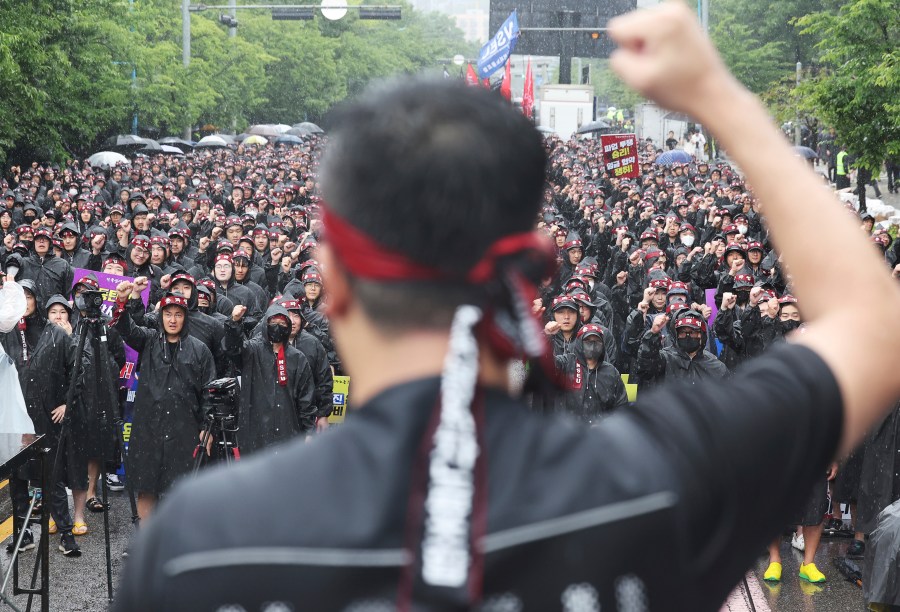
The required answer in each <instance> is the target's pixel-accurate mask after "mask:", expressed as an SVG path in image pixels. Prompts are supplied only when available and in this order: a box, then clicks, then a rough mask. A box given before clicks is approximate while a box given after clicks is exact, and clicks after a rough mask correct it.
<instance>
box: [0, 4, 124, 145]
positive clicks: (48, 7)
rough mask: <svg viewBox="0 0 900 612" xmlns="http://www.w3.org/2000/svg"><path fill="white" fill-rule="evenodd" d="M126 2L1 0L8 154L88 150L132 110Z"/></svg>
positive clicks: (0, 74)
mask: <svg viewBox="0 0 900 612" xmlns="http://www.w3.org/2000/svg"><path fill="white" fill-rule="evenodd" d="M124 11H125V5H124V3H122V2H110V1H107V0H69V1H56V2H53V1H50V0H32V1H31V2H29V3H28V6H27V8H26V7H24V6H22V5H20V4H19V3H13V2H4V3H2V4H0V89H2V91H3V92H4V103H3V105H2V106H0V159H5V158H6V155H7V154H8V153H9V152H10V151H11V150H13V149H15V151H14V153H15V155H16V156H17V157H20V158H34V157H37V158H40V159H54V160H61V159H63V158H65V157H66V156H68V155H71V154H75V153H81V152H83V151H84V150H86V149H87V148H88V147H89V146H90V144H91V143H92V141H93V140H94V139H95V138H96V137H97V136H98V135H100V134H102V133H103V132H104V130H106V129H107V128H108V126H109V125H110V124H112V123H115V122H117V121H120V120H121V118H122V117H123V116H125V115H126V114H127V107H128V95H129V75H130V70H129V69H128V67H127V65H124V64H123V63H122V60H123V59H126V57H127V53H126V42H125V33H126V32H125V30H124V28H123V27H122V25H121V23H122V20H123V16H124Z"/></svg>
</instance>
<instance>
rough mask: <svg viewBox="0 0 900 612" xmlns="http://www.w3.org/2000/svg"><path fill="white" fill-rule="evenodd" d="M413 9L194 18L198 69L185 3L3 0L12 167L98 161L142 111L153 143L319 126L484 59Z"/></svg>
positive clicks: (1, 67)
mask: <svg viewBox="0 0 900 612" xmlns="http://www.w3.org/2000/svg"><path fill="white" fill-rule="evenodd" d="M402 14H403V18H402V19H401V20H400V21H394V22H380V21H363V20H359V19H357V18H356V16H355V13H354V12H353V11H350V12H349V13H348V15H347V17H345V18H344V19H342V20H340V21H338V22H330V21H327V20H325V19H323V18H322V17H321V16H318V15H317V17H316V18H315V20H313V21H310V22H304V21H287V22H276V21H273V20H272V19H271V15H270V13H269V12H267V11H244V10H242V11H240V12H239V13H238V21H239V26H238V32H237V36H236V37H233V38H230V37H229V36H228V31H227V29H226V28H225V27H224V26H222V25H221V24H219V23H218V14H217V13H213V12H212V11H206V12H202V13H192V14H191V42H192V53H191V62H190V65H189V66H188V67H185V66H184V65H183V63H182V27H181V26H182V24H181V11H180V6H179V3H178V2H176V1H175V0H133V1H132V2H128V1H127V0H26V1H22V2H9V1H8V2H0V88H2V89H0V91H3V92H4V95H3V102H4V103H3V104H2V105H0V160H3V159H5V158H6V157H7V156H12V157H16V158H19V159H31V158H39V159H45V158H53V159H62V158H63V157H66V156H68V155H72V154H80V155H81V154H85V153H87V152H90V151H91V150H93V149H95V147H96V146H97V145H98V143H100V142H101V141H102V140H103V139H104V138H106V137H107V136H109V135H112V134H116V133H124V132H128V131H130V128H131V123H132V118H133V117H134V116H135V115H136V116H137V121H138V126H139V132H140V133H142V134H144V135H150V136H163V135H168V134H176V135H177V134H180V133H181V131H182V129H183V126H186V125H193V126H198V125H205V124H212V125H216V126H218V127H219V128H220V129H221V130H223V131H229V130H231V129H232V128H234V129H237V130H241V129H244V128H246V127H247V126H248V125H249V124H252V123H262V122H267V123H275V122H283V123H293V122H297V121H302V120H307V119H308V120H318V119H320V118H321V117H322V115H323V114H324V113H325V112H326V111H327V110H328V109H329V108H330V107H331V106H332V105H333V104H335V103H336V102H337V101H339V100H341V99H343V98H345V97H347V96H348V95H354V94H356V93H358V92H359V91H361V90H362V88H363V87H364V86H365V84H366V83H368V82H369V81H370V80H371V79H373V78H379V77H384V76H387V75H390V74H394V73H398V72H399V73H414V72H419V71H422V70H425V69H429V68H432V69H433V68H434V67H435V66H437V65H438V64H439V63H440V60H441V59H444V58H449V57H452V56H453V55H455V54H457V53H462V54H465V55H472V54H474V53H475V51H476V50H475V49H473V48H471V45H470V44H468V43H466V42H465V41H464V39H463V34H462V32H461V31H460V30H459V29H457V28H456V27H455V25H454V24H453V22H452V20H450V19H449V18H448V17H445V16H442V15H439V14H434V13H427V14H422V13H418V12H415V11H413V10H412V8H411V7H410V6H409V5H404V6H403V13H402Z"/></svg>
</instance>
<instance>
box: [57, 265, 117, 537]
mask: <svg viewBox="0 0 900 612" xmlns="http://www.w3.org/2000/svg"><path fill="white" fill-rule="evenodd" d="M86 289H91V290H95V291H97V290H99V283H98V282H97V279H96V277H95V276H94V275H93V274H90V275H88V276H85V277H83V278H81V279H79V280H78V281H77V282H76V283H75V285H74V286H73V287H72V293H71V297H72V300H73V302H74V306H73V305H71V304H70V303H69V301H67V300H66V298H65V297H63V296H61V295H56V296H52V297H51V298H50V299H49V300H48V301H47V307H46V308H47V317H48V319H49V321H50V322H51V323H56V324H57V325H59V326H61V327H62V328H63V329H64V330H65V331H66V333H67V334H69V335H70V336H71V337H72V341H73V342H74V343H75V344H76V345H77V344H78V342H79V338H80V336H81V335H82V334H86V335H87V337H86V338H85V342H84V352H83V354H82V361H81V363H82V369H81V374H80V380H79V384H78V387H77V391H78V392H77V393H76V394H75V405H74V411H73V413H72V421H71V430H70V431H71V435H72V439H73V441H74V444H73V451H74V452H73V455H72V461H73V463H74V465H75V468H76V474H77V476H76V478H75V480H74V481H73V482H71V483H70V488H71V489H72V499H73V505H74V508H75V523H74V526H73V528H72V533H74V534H75V535H78V536H82V535H85V534H87V532H88V526H87V523H86V521H85V518H84V511H85V509H88V510H91V511H92V512H102V511H103V510H104V506H103V503H102V502H101V501H100V499H99V498H98V497H97V479H98V477H99V475H100V461H102V460H104V457H105V453H108V451H109V449H110V446H109V443H110V440H111V438H112V436H113V434H112V426H113V422H114V420H115V418H116V415H117V414H118V410H119V396H118V390H119V372H120V371H121V369H122V367H123V366H124V365H125V345H124V343H123V342H122V337H121V336H120V335H119V333H118V332H117V331H116V330H115V329H112V328H110V327H108V320H101V322H100V325H101V326H102V328H101V329H102V335H103V336H105V338H106V339H105V341H102V342H101V343H100V347H101V351H102V352H103V353H104V356H105V358H106V359H107V363H106V365H105V366H103V365H102V362H100V361H98V359H97V356H96V354H95V351H94V345H93V342H92V336H93V333H94V329H93V327H92V326H87V325H85V324H84V323H83V322H82V319H83V317H84V316H85V314H86V306H85V303H84V298H83V297H82V295H83V293H84V291H85V290H86ZM104 319H106V317H104ZM104 367H105V369H104ZM101 402H105V405H104V408H105V410H106V414H107V421H106V423H105V424H106V426H107V427H108V429H106V430H104V429H103V426H104V423H103V421H102V419H101V414H100V413H101V406H100V403H101Z"/></svg>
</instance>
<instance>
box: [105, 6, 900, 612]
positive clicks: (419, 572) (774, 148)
mask: <svg viewBox="0 0 900 612" xmlns="http://www.w3.org/2000/svg"><path fill="white" fill-rule="evenodd" d="M609 28H610V30H609V32H610V35H611V37H612V38H613V39H614V40H615V41H616V42H617V43H618V44H619V49H618V50H617V51H616V52H614V54H613V55H612V57H611V64H612V66H613V68H614V69H615V70H616V72H617V73H618V74H619V75H621V76H622V78H623V79H624V80H625V81H626V82H627V83H628V84H630V85H631V86H632V87H634V88H636V89H637V90H638V91H639V93H641V94H642V95H644V96H645V97H647V98H650V99H653V100H655V101H656V102H657V103H659V104H660V105H661V106H664V107H666V108H669V109H672V110H676V111H680V112H685V113H688V114H690V115H692V116H693V117H695V118H696V119H697V120H698V121H701V122H702V123H703V125H705V126H707V127H708V128H709V129H710V132H711V133H713V134H715V135H716V136H717V138H718V139H719V140H720V141H721V142H722V145H723V147H724V148H726V149H727V150H728V151H729V152H730V154H731V155H732V156H733V158H734V159H735V161H736V162H737V163H738V164H739V165H740V166H741V168H742V169H743V171H744V172H745V173H746V176H747V178H748V179H749V182H751V183H752V185H753V189H754V191H755V193H756V195H757V196H758V197H759V199H760V201H761V202H762V208H763V210H764V211H765V214H766V217H767V219H768V222H769V225H770V230H771V233H772V237H773V239H774V242H775V244H776V246H777V248H778V250H779V252H780V253H782V254H783V256H784V263H785V265H786V266H787V267H788V268H790V271H791V274H792V276H793V280H794V290H795V293H796V295H797V296H798V299H801V300H803V303H804V308H805V312H804V315H805V316H806V317H807V318H808V323H809V324H808V330H807V332H806V333H805V334H803V336H802V338H799V339H797V341H796V342H792V343H785V345H784V346H781V347H777V348H774V349H772V351H770V352H768V353H766V354H765V355H763V356H761V357H759V358H757V359H756V360H753V361H750V362H748V363H747V364H746V365H745V366H744V367H743V369H741V370H739V371H738V372H737V373H736V374H735V375H734V376H733V377H732V378H731V379H730V380H729V381H728V382H727V384H723V383H718V382H709V383H706V384H703V385H695V386H693V387H690V388H689V389H686V388H685V387H683V386H678V385H664V386H663V388H662V389H661V390H660V391H659V392H655V393H654V392H651V393H647V394H646V395H644V396H643V397H641V398H639V399H638V401H637V403H636V406H635V407H634V408H633V409H629V410H625V411H619V412H618V413H616V414H614V415H612V416H610V417H609V418H607V419H605V420H604V421H603V423H601V424H600V425H599V426H598V427H595V428H592V429H590V430H582V429H579V428H575V427H573V426H572V425H571V424H565V423H561V422H558V421H556V420H553V419H552V418H548V417H543V416H540V415H536V414H531V413H529V412H528V411H527V410H526V409H525V408H524V406H522V404H521V403H520V402H519V401H518V400H516V399H513V398H510V397H509V396H508V395H507V393H506V391H505V390H506V389H507V388H508V387H507V384H508V380H507V361H508V359H509V358H510V356H511V355H514V354H525V355H528V356H534V355H535V354H536V353H537V352H538V351H539V350H540V349H541V348H542V347H541V345H540V343H536V340H537V339H539V338H540V334H541V330H540V327H539V326H538V325H537V324H536V322H535V321H533V320H531V319H530V318H529V317H528V316H527V312H528V306H529V304H530V303H531V299H533V294H534V286H535V285H536V284H537V283H538V282H539V279H540V278H542V277H545V276H547V272H546V268H545V266H544V264H545V263H546V259H545V257H546V256H545V255H544V253H545V251H543V250H542V249H541V247H540V246H539V245H538V243H537V242H536V241H535V239H534V238H533V237H532V234H531V233H530V232H531V229H532V227H533V225H534V221H535V219H536V218H537V213H538V211H539V207H540V199H541V191H542V185H543V169H544V164H545V156H544V153H543V149H542V146H541V138H540V136H539V134H538V133H537V132H535V131H534V130H533V128H531V127H529V126H528V123H527V121H526V120H525V119H524V117H523V116H522V115H521V114H520V113H518V112H517V111H515V110H514V109H512V108H511V107H509V105H508V104H506V103H505V102H503V101H502V100H501V99H500V98H499V97H497V96H493V95H491V94H490V93H489V92H487V91H482V90H481V89H478V88H465V87H464V86H462V85H460V84H455V83H428V84H427V86H424V85H423V84H422V83H421V82H416V81H413V82H409V81H407V82H406V83H404V84H401V85H397V86H394V87H392V88H390V89H386V90H382V91H381V92H379V93H373V94H372V95H369V96H367V97H365V98H363V99H362V101H360V102H357V103H356V104H355V105H354V106H353V108H352V109H351V110H349V111H347V112H346V113H345V114H344V115H342V116H340V117H339V118H338V119H339V120H338V121H336V122H335V125H338V126H339V127H338V129H337V130H335V131H334V132H333V133H332V134H331V135H330V141H329V150H328V153H327V155H326V159H325V160H324V162H323V164H322V167H321V170H322V180H323V188H324V195H325V200H326V201H327V205H326V206H325V207H324V209H323V210H324V213H323V214H324V218H323V221H324V229H325V233H326V234H327V236H328V238H327V242H326V243H324V244H323V245H322V246H321V252H320V259H319V261H320V262H321V263H322V266H323V269H324V270H326V271H327V274H328V281H327V282H328V287H329V316H330V320H331V323H332V329H333V331H334V334H335V338H336V341H337V343H338V346H339V349H340V351H341V355H342V357H343V358H344V360H345V364H346V367H347V370H348V371H349V373H350V376H351V378H352V380H353V385H354V391H353V393H354V400H355V403H356V405H357V406H360V410H359V411H358V412H357V413H356V414H354V415H353V418H350V419H347V422H346V423H345V424H344V425H342V426H341V427H340V428H335V429H333V430H331V431H329V432H328V433H326V434H325V435H323V436H320V437H319V438H317V439H315V440H313V441H312V442H311V443H308V444H296V445H294V446H293V447H291V448H285V449H282V452H281V453H279V454H278V455H271V454H267V455H265V456H264V457H263V458H261V459H260V460H251V461H247V462H244V463H243V464H242V465H238V466H237V467H234V468H232V469H230V470H220V471H217V472H211V473H208V474H206V475H204V476H202V477H200V478H198V479H196V480H192V481H190V482H186V483H184V484H182V485H181V486H179V487H177V491H175V492H173V494H172V495H171V498H170V499H169V500H168V501H167V503H164V504H163V505H162V507H161V508H160V510H159V513H158V514H157V515H156V517H155V518H154V519H153V520H152V521H150V522H148V523H147V524H146V527H145V528H144V529H143V530H142V532H141V534H140V537H139V541H138V543H137V546H136V547H135V548H134V552H135V554H134V555H133V556H132V558H131V559H130V561H129V563H128V565H126V568H125V576H124V577H123V582H122V586H121V589H120V591H119V594H118V598H117V601H116V605H115V609H117V610H128V611H130V612H131V611H139V610H216V609H244V610H248V611H250V610H253V611H256V610H262V609H264V608H269V609H271V608H272V606H273V605H275V604H283V605H281V606H280V608H279V609H289V608H288V607H292V608H293V609H304V610H313V609H314V610H351V609H367V610H382V609H384V610H387V609H401V610H410V609H416V610H419V609H438V610H449V609H452V610H458V609H469V608H478V609H482V610H489V609H494V610H499V609H527V610H551V609H560V608H563V609H575V604H576V603H579V602H581V603H584V602H588V603H590V604H591V605H590V607H581V608H578V609H601V608H602V609H603V610H611V609H617V608H618V609H623V608H624V606H625V605H631V607H630V608H629V609H648V608H649V609H665V610H685V609H687V610H717V609H718V608H719V606H720V605H721V602H722V601H723V599H724V598H725V596H726V595H727V593H728V592H729V591H730V590H731V589H732V587H733V586H734V585H735V584H736V583H737V582H738V580H739V579H740V577H741V576H742V575H743V573H744V571H746V569H747V568H748V567H749V566H750V565H751V564H752V562H753V560H754V559H755V558H756V556H757V555H758V553H759V551H760V550H761V549H762V547H763V546H764V545H765V544H766V542H767V541H769V540H770V539H771V538H772V537H773V536H774V535H775V534H776V533H777V532H778V530H780V529H781V527H782V525H783V524H784V523H785V522H786V521H787V520H788V519H789V517H790V515H791V514H792V513H794V512H795V511H796V510H797V509H798V508H799V507H800V506H802V504H803V503H804V498H805V496H806V494H807V491H808V490H809V488H810V487H811V485H812V483H813V482H815V481H816V480H820V479H821V477H822V475H823V474H824V472H825V469H826V467H827V465H828V462H829V461H830V460H831V459H832V458H833V457H834V456H835V455H838V456H840V455H843V454H845V453H847V452H848V451H849V450H850V449H852V448H853V447H854V446H855V444H856V443H857V442H858V441H859V440H860V439H861V438H862V436H863V435H864V432H865V431H866V430H867V429H868V428H869V427H871V426H872V425H873V424H874V423H875V422H876V421H877V420H878V419H880V418H881V416H883V415H884V414H885V413H886V411H887V409H888V408H889V407H890V406H891V404H892V403H893V402H894V401H895V400H896V398H897V396H898V394H900V380H898V379H897V377H896V376H895V374H896V373H895V371H894V369H895V365H894V364H893V361H892V360H891V359H888V358H886V357H887V356H888V355H895V354H896V353H897V351H898V350H900V324H898V323H897V322H896V312H897V311H898V309H900V292H898V291H900V289H898V287H896V283H895V282H893V281H892V280H891V278H890V277H889V276H888V275H887V274H886V273H885V271H884V269H883V264H882V263H880V262H879V261H878V257H877V256H876V255H875V254H874V252H873V250H872V249H871V245H870V244H868V243H867V242H866V240H865V239H864V238H863V237H862V236H861V235H860V233H859V230H858V228H857V227H855V226H854V223H853V222H852V221H851V220H849V219H848V218H847V215H846V212H845V211H844V210H843V208H842V207H841V206H840V205H839V204H838V203H837V202H836V200H834V198H833V197H832V196H830V195H828V194H827V193H826V192H824V191H822V190H821V189H820V188H819V182H818V180H817V179H816V178H815V176H814V175H813V174H812V173H811V172H810V171H809V170H808V169H807V168H806V167H805V165H804V162H803V161H802V160H800V159H798V158H796V157H795V156H794V155H793V153H792V151H791V149H790V146H789V145H788V144H787V143H786V142H785V141H784V139H783V137H782V136H781V134H779V133H778V131H777V130H776V129H775V127H774V126H773V125H772V124H771V121H770V118H769V116H768V115H767V113H766V111H765V109H764V108H763V107H762V106H761V105H760V103H759V102H758V101H757V100H756V99H755V98H754V97H753V96H752V95H751V94H749V93H748V92H747V91H746V90H744V89H743V88H742V87H741V86H740V85H739V84H738V83H737V81H736V80H735V79H734V78H733V77H731V76H730V75H729V74H728V72H727V70H726V68H725V67H724V65H723V63H722V62H721V60H720V59H719V58H718V56H717V55H716V53H715V50H714V48H713V47H712V45H711V43H710V42H709V41H708V39H707V38H706V37H705V36H704V35H703V33H702V31H701V29H700V28H699V25H698V24H697V23H696V18H695V17H694V16H693V15H692V14H691V13H690V12H689V11H688V9H687V8H686V7H684V6H682V5H680V4H678V3H666V4H663V5H662V6H660V7H657V8H654V9H652V10H648V11H642V12H636V13H632V14H630V15H627V16H623V17H619V18H616V19H614V20H612V21H610V23H609ZM760 150H765V151H766V152H767V155H758V151H760ZM425 176H427V177H429V178H428V180H426V179H425V178H423V177H425ZM351 177H352V179H351ZM458 177H466V180H459V178H458ZM812 215H815V216H816V218H817V219H818V222H819V231H820V232H821V233H824V234H825V235H824V236H821V238H822V239H821V240H817V241H813V242H810V241H808V240H804V235H805V233H806V229H805V223H804V219H808V218H810V216H812ZM351 220H352V221H351ZM395 223H401V224H402V226H403V229H405V230H406V231H398V230H397V228H396V227H395V226H394V224H395ZM362 228H365V229H362ZM463 237H465V238H463ZM836 244H840V245H841V248H842V249H844V250H843V252H844V253H845V254H846V257H843V258H841V259H840V260H838V261H834V265H836V266H838V267H839V268H840V269H839V270H835V271H834V272H836V273H837V274H838V275H840V277H841V278H844V279H846V282H847V283H849V284H850V286H849V287H848V288H847V289H848V291H849V292H851V294H852V295H856V296H858V297H859V298H860V299H862V300H864V301H865V303H866V304H869V307H870V308H872V309H874V310H875V312H874V313H873V314H874V315H875V316H871V317H865V318H864V319H862V320H861V319H860V318H859V317H858V315H857V312H856V308H855V306H854V304H855V303H856V302H855V301H854V302H852V303H851V302H847V301H841V300H834V299H833V296H832V295H831V291H832V290H831V288H830V287H828V286H827V285H823V284H822V283H821V282H820V273H819V271H818V262H819V261H821V260H822V259H823V258H825V257H827V255H828V253H829V252H831V251H832V250H833V249H834V248H835V246H834V245H836ZM473 304H474V305H475V306H472V305H473ZM488 306H489V307H490V309H488V308H487V307H488ZM499 319H502V320H503V325H502V326H499V325H498V324H497V323H498V320H499ZM848 328H852V329H853V330H854V332H855V333H854V334H846V333H841V332H842V331H843V330H846V329H848ZM476 364H477V365H476ZM537 370H539V368H538V367H537V366H536V365H535V366H534V367H532V371H537ZM442 372H443V374H442ZM736 398H739V399H736ZM762 444H765V445H766V448H767V452H766V453H760V452H759V450H758V449H759V447H760V446H761V445H762ZM338 463H339V464H340V465H341V478H339V479H338V478H335V472H334V466H335V465H336V464H338ZM297 466H303V469H302V470H298V469H297ZM285 484H289V485H290V486H284V485H285ZM236 491H239V492H240V494H236V493H235V492H236ZM762 491H764V492H765V494H764V495H760V492H762ZM263 498H264V499H267V504H268V507H277V508H283V509H285V510H286V511H287V512H286V513H280V514H279V520H266V521H265V522H257V521H250V520H248V519H250V517H258V516H259V515H258V511H259V500H260V499H263ZM288 514H289V515H290V516H288ZM181 516H196V517H203V520H202V521H199V522H198V521H190V522H189V523H183V526H182V521H179V520H177V517H181ZM257 524H260V525H261V526H260V527H255V525H257ZM625 602H629V603H628V604H626V603H625ZM363 605H365V606H366V607H365V608H363ZM510 606H514V607H513V608H511V607H510Z"/></svg>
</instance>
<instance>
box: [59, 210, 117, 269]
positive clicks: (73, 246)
mask: <svg viewBox="0 0 900 612" xmlns="http://www.w3.org/2000/svg"><path fill="white" fill-rule="evenodd" d="M58 235H59V238H60V240H61V241H62V246H63V250H62V254H61V255H60V258H61V259H63V260H64V261H66V262H68V264H69V265H70V266H72V267H73V268H83V269H86V270H97V271H99V270H100V263H101V253H102V252H103V247H104V246H105V244H106V238H105V237H104V238H97V237H96V236H97V235H99V236H103V234H102V233H98V234H97V235H95V236H94V237H92V239H91V240H92V244H91V245H90V246H91V248H90V250H88V249H85V248H84V247H82V246H81V232H80V231H79V229H78V227H77V226H76V225H75V224H74V223H72V222H66V223H63V224H62V226H60V228H59V231H58ZM95 238H96V242H95V243H94V242H93V241H94V239H95Z"/></svg>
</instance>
